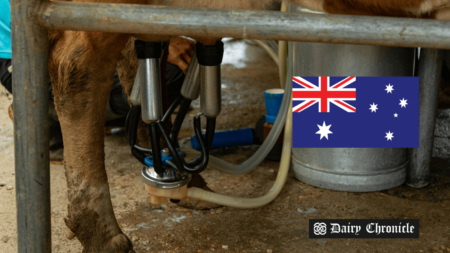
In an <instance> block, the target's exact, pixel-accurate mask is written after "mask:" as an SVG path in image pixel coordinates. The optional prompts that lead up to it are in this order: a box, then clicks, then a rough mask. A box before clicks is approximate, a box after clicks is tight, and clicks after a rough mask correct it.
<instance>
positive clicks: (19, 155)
mask: <svg viewBox="0 0 450 253" xmlns="http://www.w3.org/2000/svg"><path fill="white" fill-rule="evenodd" d="M44 2H45V1H44V0H12V1H11V11H12V12H11V14H12V23H11V30H12V47H13V48H12V63H13V73H12V74H13V76H12V81H13V95H14V148H15V169H16V200H17V234H18V243H17V244H18V252H20V253H22V252H51V228H50V171H49V154H48V143H49V138H48V134H49V132H48V131H49V129H48V70H47V51H48V45H47V31H46V30H44V29H42V28H41V27H39V26H38V25H37V24H36V22H35V21H34V15H35V14H36V12H35V11H36V10H37V8H39V7H40V6H41V5H42V3H44Z"/></svg>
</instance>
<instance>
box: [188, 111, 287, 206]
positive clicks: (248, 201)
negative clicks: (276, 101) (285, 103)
mask: <svg viewBox="0 0 450 253" xmlns="http://www.w3.org/2000/svg"><path fill="white" fill-rule="evenodd" d="M289 104H290V105H291V104H292V103H289ZM284 113H285V114H286V115H287V119H286V125H285V131H284V140H283V152H282V155H281V161H280V169H279V170H278V175H277V179H276V180H275V183H274V184H273V187H272V188H271V189H270V190H269V191H268V192H267V193H266V194H265V195H263V196H261V197H257V198H238V197H231V196H225V195H221V194H217V193H214V192H210V191H205V190H203V189H200V188H196V187H192V188H189V189H188V190H187V196H188V197H189V198H193V199H199V200H203V201H207V202H211V203H215V204H219V205H224V206H230V207H236V208H258V207H261V206H264V205H267V204H269V203H270V202H272V201H273V200H274V199H275V198H276V197H277V196H278V194H280V192H281V190H282V189H283V186H284V184H285V183H286V178H287V175H288V172H289V165H290V163H291V151H292V113H291V112H290V111H288V112H284Z"/></svg>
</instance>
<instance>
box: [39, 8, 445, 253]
mask: <svg viewBox="0 0 450 253" xmlns="http://www.w3.org/2000/svg"><path fill="white" fill-rule="evenodd" d="M276 1H281V0H80V1H78V2H105V3H121V4H149V5H166V6H183V7H202V8H221V9H251V10H263V9H266V8H268V6H270V5H271V4H272V3H273V2H276ZM290 1H292V2H294V3H295V4H297V5H300V6H302V7H305V8H308V9H311V10H314V11H320V12H326V13H332V14H353V15H381V16H400V17H415V18H436V19H449V17H450V0H395V1H393V0H290ZM133 38H138V39H140V40H145V41H166V40H169V39H170V38H173V36H163V35H151V34H148V35H134V34H120V33H103V32H84V31H50V32H49V45H50V47H49V53H48V59H49V63H48V69H49V72H50V76H51V80H52V83H53V93H54V102H55V107H56V111H57V113H58V116H59V120H60V123H61V128H62V133H63V140H64V146H65V154H64V156H65V159H64V167H65V175H66V180H67V186H68V192H67V195H68V199H69V204H68V215H67V217H66V218H65V223H66V225H67V227H68V229H69V235H68V237H73V236H76V238H77V239H78V240H79V241H80V242H81V244H82V246H83V252H111V253H116V252H126V253H128V252H134V251H133V246H132V243H131V241H130V240H129V239H128V238H127V236H126V235H125V234H124V233H123V232H122V230H121V229H120V227H119V224H118V223H117V220H116V218H115V216H114V212H113V208H112V204H111V198H110V191H109V186H108V181H107V175H106V171H105V153H104V123H105V108H106V104H107V99H108V96H109V91H110V88H111V85H112V83H113V76H114V71H115V70H116V68H117V71H118V74H119V77H120V79H121V83H122V85H123V90H124V92H125V93H126V95H127V96H128V97H129V95H130V93H131V88H132V85H133V82H134V77H135V74H136V71H137V67H138V62H137V59H136V56H135V53H134V48H133V47H134V45H133ZM194 39H196V40H197V41H199V42H201V43H202V44H204V45H214V44H215V43H216V41H217V40H218V39H220V38H204V37H203V38H194ZM144 126H145V125H144V123H142V122H141V124H140V126H139V130H138V135H139V137H138V142H139V144H140V145H141V146H143V147H150V142H149V134H148V132H147V130H146V129H148V128H144ZM80 133H83V134H80Z"/></svg>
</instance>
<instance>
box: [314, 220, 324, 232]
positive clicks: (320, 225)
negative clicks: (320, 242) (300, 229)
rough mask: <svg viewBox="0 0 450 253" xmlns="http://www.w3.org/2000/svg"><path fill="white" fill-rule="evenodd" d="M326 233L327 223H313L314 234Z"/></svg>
mask: <svg viewBox="0 0 450 253" xmlns="http://www.w3.org/2000/svg"><path fill="white" fill-rule="evenodd" d="M326 233H327V224H325V223H323V222H316V223H314V234H315V235H325V234H326Z"/></svg>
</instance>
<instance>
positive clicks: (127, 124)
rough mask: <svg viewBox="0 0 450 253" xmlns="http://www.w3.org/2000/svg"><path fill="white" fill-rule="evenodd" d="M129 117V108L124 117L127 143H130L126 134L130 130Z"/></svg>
mask: <svg viewBox="0 0 450 253" xmlns="http://www.w3.org/2000/svg"><path fill="white" fill-rule="evenodd" d="M130 118H131V110H130V111H129V112H128V114H127V117H126V118H125V136H126V137H127V140H128V144H130V145H131V143H130V137H129V136H128V132H129V130H130V126H129V125H130Z"/></svg>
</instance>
